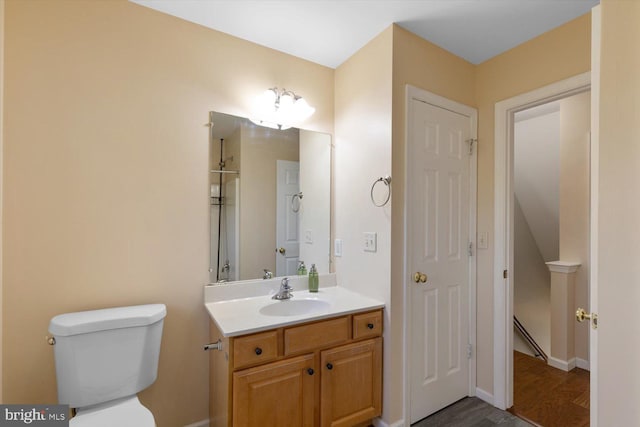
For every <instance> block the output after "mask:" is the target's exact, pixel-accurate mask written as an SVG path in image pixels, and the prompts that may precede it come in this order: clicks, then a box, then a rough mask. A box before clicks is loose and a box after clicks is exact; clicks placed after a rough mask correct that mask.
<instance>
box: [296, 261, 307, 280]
mask: <svg viewBox="0 0 640 427" xmlns="http://www.w3.org/2000/svg"><path fill="white" fill-rule="evenodd" d="M306 275H307V266H306V265H304V261H300V262H299V263H298V276H306Z"/></svg>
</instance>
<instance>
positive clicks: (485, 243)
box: [478, 231, 489, 249]
mask: <svg viewBox="0 0 640 427" xmlns="http://www.w3.org/2000/svg"><path fill="white" fill-rule="evenodd" d="M488 248H489V233H488V232H486V231H482V232H480V233H478V249H488Z"/></svg>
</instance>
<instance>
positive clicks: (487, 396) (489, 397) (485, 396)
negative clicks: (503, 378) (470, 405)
mask: <svg viewBox="0 0 640 427" xmlns="http://www.w3.org/2000/svg"><path fill="white" fill-rule="evenodd" d="M476 397H477V398H478V399H480V400H484V401H485V402H487V403H488V404H490V405H493V404H494V403H493V402H494V399H493V394H491V393H488V392H486V391H484V390H483V389H481V388H478V387H476Z"/></svg>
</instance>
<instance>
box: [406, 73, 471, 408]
mask: <svg viewBox="0 0 640 427" xmlns="http://www.w3.org/2000/svg"><path fill="white" fill-rule="evenodd" d="M412 99H418V100H420V101H423V102H426V103H428V104H431V105H434V106H436V107H440V108H444V109H447V110H450V111H453V112H455V113H458V114H461V115H464V116H467V117H469V120H470V125H471V133H470V134H471V138H472V139H474V140H477V138H478V111H477V110H476V109H475V108H472V107H469V106H467V105H464V104H460V103H458V102H455V101H451V100H450V99H447V98H443V97H441V96H439V95H436V94H434V93H431V92H428V91H425V90H423V89H420V88H418V87H415V86H411V85H406V87H405V124H404V125H405V145H404V146H405V152H404V160H405V175H404V177H403V179H404V182H405V186H404V187H405V194H404V201H405V202H404V203H405V205H404V209H403V211H404V214H403V215H404V217H403V221H404V227H403V235H404V253H405V257H404V265H403V277H404V278H406V282H405V283H403V304H404V308H405V309H404V320H403V323H404V337H403V346H404V347H403V351H404V355H405V357H404V370H403V375H404V378H403V383H404V395H405V399H404V403H403V415H404V418H405V419H406V420H410V419H411V416H410V414H411V408H410V401H411V398H410V393H411V383H410V378H411V373H410V372H409V369H410V365H411V364H410V360H409V358H410V354H411V353H410V348H409V344H410V343H409V341H410V339H409V338H410V337H411V322H410V320H411V315H412V313H411V304H410V301H409V292H408V286H407V284H408V283H410V282H409V279H408V278H409V277H410V272H409V271H408V261H407V260H408V256H407V254H408V253H409V247H408V242H409V239H408V235H407V222H408V213H407V212H408V209H407V208H408V206H407V204H408V197H407V193H408V185H407V182H408V176H409V167H408V165H409V161H408V143H407V140H408V136H409V117H410V111H411V100H412ZM474 145H475V147H474V148H473V150H472V153H471V156H470V159H469V162H470V167H469V181H470V183H469V242H470V243H471V245H472V251H473V256H471V257H470V258H469V337H468V338H469V344H471V348H472V354H471V358H470V359H469V391H468V393H469V396H475V395H476V393H477V389H476V376H477V374H476V372H477V342H476V341H477V339H476V323H477V319H476V316H477V313H476V311H477V310H476V299H477V296H476V286H477V284H476V276H477V252H478V248H477V244H476V235H477V230H476V227H477V194H478V145H479V143H476V144H474ZM452 403H453V402H452Z"/></svg>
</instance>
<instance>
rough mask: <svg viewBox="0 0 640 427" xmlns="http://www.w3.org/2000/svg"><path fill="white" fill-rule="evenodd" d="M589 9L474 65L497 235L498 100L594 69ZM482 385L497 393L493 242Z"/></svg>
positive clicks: (487, 190)
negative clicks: (496, 160) (494, 180)
mask: <svg viewBox="0 0 640 427" xmlns="http://www.w3.org/2000/svg"><path fill="white" fill-rule="evenodd" d="M590 22H591V19H590V14H586V15H584V16H582V17H580V18H578V19H575V20H573V21H571V22H569V23H567V24H565V25H563V26H561V27H558V28H556V29H554V30H552V31H549V32H547V33H545V34H543V35H541V36H539V37H537V38H535V39H533V40H530V41H528V42H526V43H523V44H522V45H520V46H518V47H516V48H514V49H512V50H510V51H508V52H505V53H503V54H501V55H499V56H497V57H495V58H493V59H490V60H488V61H486V62H484V63H482V64H480V65H478V67H477V68H476V85H475V89H476V103H477V107H478V113H479V114H478V231H488V232H489V236H493V230H494V224H493V203H494V200H493V186H494V182H493V170H494V164H493V157H494V152H493V141H494V109H495V103H496V102H497V101H500V100H503V99H507V98H511V97H513V96H516V95H519V94H522V93H526V92H529V91H531V90H534V89H537V88H540V87H543V86H546V85H548V84H551V83H554V82H557V81H559V80H563V79H566V78H568V77H572V76H575V75H577V74H581V73H584V72H586V71H589V69H590V52H591V44H590V34H591V27H590ZM477 293H478V303H477V305H478V325H477V333H478V378H477V384H478V387H479V388H481V389H483V390H485V391H487V392H489V393H493V311H492V307H493V242H491V241H489V249H488V250H479V251H478V284H477Z"/></svg>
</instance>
